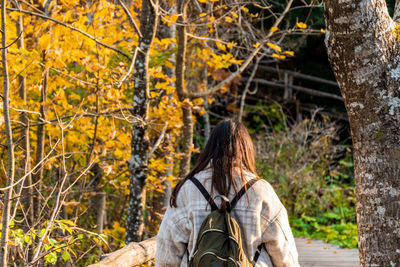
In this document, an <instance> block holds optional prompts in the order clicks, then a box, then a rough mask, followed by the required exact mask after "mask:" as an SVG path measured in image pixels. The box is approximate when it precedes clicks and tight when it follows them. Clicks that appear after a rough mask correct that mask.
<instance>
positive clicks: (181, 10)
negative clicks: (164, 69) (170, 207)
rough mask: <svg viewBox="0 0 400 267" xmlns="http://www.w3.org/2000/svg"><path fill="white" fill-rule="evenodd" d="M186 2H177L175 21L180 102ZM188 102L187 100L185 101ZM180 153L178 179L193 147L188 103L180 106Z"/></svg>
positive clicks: (187, 167) (181, 96)
mask: <svg viewBox="0 0 400 267" xmlns="http://www.w3.org/2000/svg"><path fill="white" fill-rule="evenodd" d="M188 3H189V1H188V0H178V2H177V7H178V14H180V16H179V17H178V19H177V20H176V24H177V26H176V33H177V38H178V43H177V47H178V51H177V53H176V65H175V66H176V68H175V73H176V91H177V93H178V97H179V100H180V101H184V100H185V99H186V98H187V91H186V88H185V63H186V60H185V59H186V39H187V36H186V25H185V23H186V8H187V4H188ZM187 100H188V101H189V99H187ZM182 121H183V127H182V139H183V142H182V152H181V154H182V155H183V157H182V159H181V162H180V165H179V177H180V178H183V177H184V176H186V175H187V174H188V173H189V170H190V158H191V155H192V152H191V150H190V148H191V147H192V145H193V117H192V107H191V106H190V103H189V102H184V103H183V104H182Z"/></svg>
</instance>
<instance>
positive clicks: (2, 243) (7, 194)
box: [0, 0, 15, 267]
mask: <svg viewBox="0 0 400 267" xmlns="http://www.w3.org/2000/svg"><path fill="white" fill-rule="evenodd" d="M6 4H7V3H6V0H2V1H1V47H2V58H1V60H2V65H3V66H2V67H3V116H4V125H5V132H6V138H7V156H8V162H7V181H6V187H9V186H10V188H8V189H6V190H5V191H4V200H3V203H4V208H3V214H2V220H1V223H2V230H1V239H0V266H1V267H5V266H7V253H8V244H7V242H8V233H9V223H10V210H11V205H10V204H11V203H10V202H11V198H12V195H13V194H12V192H13V186H12V184H13V183H14V171H15V160H14V143H13V139H12V128H11V119H10V108H9V105H8V102H9V99H10V91H9V77H8V65H7V48H6V47H7V29H6Z"/></svg>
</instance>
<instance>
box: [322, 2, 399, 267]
mask: <svg viewBox="0 0 400 267" xmlns="http://www.w3.org/2000/svg"><path fill="white" fill-rule="evenodd" d="M325 19H326V24H327V31H326V39H325V41H326V45H327V48H328V56H329V60H330V62H331V65H332V68H333V70H334V72H335V76H336V79H337V81H338V83H339V86H340V89H341V92H342V95H343V98H344V101H345V105H346V109H347V112H348V116H349V121H350V127H351V135H352V138H353V146H354V168H355V179H356V193H357V224H358V240H359V250H360V263H361V265H362V266H399V265H400V250H399V244H400V230H399V229H400V179H399V178H400V164H399V159H400V131H399V130H400V90H399V86H400V53H399V44H398V42H397V41H396V38H397V37H396V35H395V34H394V32H393V30H394V27H395V23H394V21H393V20H392V19H391V18H390V17H389V14H388V11H387V7H386V3H385V1H384V0H364V1H361V0H346V1H344V0H328V1H326V2H325Z"/></svg>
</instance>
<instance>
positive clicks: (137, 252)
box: [89, 237, 156, 267]
mask: <svg viewBox="0 0 400 267" xmlns="http://www.w3.org/2000/svg"><path fill="white" fill-rule="evenodd" d="M155 253H156V238H155V237H153V238H150V239H147V240H145V241H142V242H140V243H129V244H128V245H126V246H125V247H123V248H121V249H119V250H116V251H114V252H112V253H109V254H106V255H104V256H102V260H100V261H99V262H98V263H95V264H92V265H89V267H112V266H118V267H133V266H138V265H140V264H142V263H145V262H147V261H149V260H151V259H153V258H154V254H155Z"/></svg>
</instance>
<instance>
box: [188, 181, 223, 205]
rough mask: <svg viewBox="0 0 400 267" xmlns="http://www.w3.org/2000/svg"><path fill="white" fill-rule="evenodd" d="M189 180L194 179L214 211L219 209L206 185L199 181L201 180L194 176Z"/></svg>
mask: <svg viewBox="0 0 400 267" xmlns="http://www.w3.org/2000/svg"><path fill="white" fill-rule="evenodd" d="M189 180H190V181H192V182H193V183H194V185H195V186H196V187H197V188H198V189H199V190H200V192H201V194H202V195H203V196H204V198H205V199H206V200H207V202H208V204H210V206H211V210H212V211H214V210H218V206H217V205H216V204H215V202H214V200H213V199H212V198H211V196H210V194H209V193H208V192H207V190H206V189H205V188H204V186H203V185H202V184H201V183H200V182H199V180H197V179H196V178H194V177H190V178H189Z"/></svg>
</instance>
